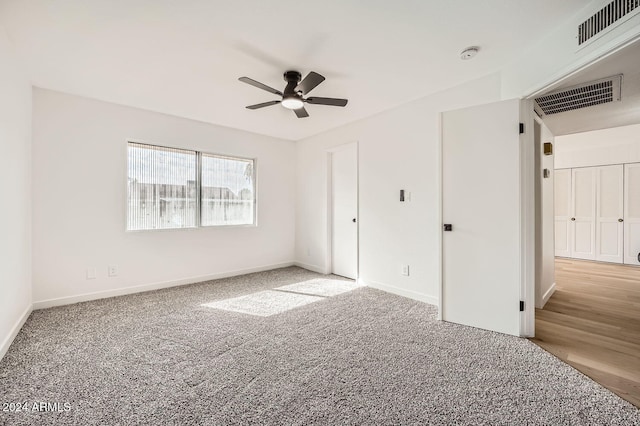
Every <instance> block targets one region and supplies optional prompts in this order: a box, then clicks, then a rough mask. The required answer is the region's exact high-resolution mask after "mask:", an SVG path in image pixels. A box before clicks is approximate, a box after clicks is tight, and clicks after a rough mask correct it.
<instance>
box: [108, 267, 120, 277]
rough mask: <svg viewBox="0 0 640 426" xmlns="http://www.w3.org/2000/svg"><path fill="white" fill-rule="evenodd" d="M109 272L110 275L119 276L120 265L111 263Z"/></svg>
mask: <svg viewBox="0 0 640 426" xmlns="http://www.w3.org/2000/svg"><path fill="white" fill-rule="evenodd" d="M107 272H108V273H109V276H110V277H117V276H118V265H109V266H108V267H107Z"/></svg>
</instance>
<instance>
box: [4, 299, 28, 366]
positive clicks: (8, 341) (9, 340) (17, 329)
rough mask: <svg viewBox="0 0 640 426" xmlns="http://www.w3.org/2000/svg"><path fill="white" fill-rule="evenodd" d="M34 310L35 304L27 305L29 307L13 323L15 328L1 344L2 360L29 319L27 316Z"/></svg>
mask: <svg viewBox="0 0 640 426" xmlns="http://www.w3.org/2000/svg"><path fill="white" fill-rule="evenodd" d="M32 311H33V305H29V306H27V308H26V309H25V310H24V312H23V313H22V315H21V316H20V318H19V319H18V321H16V323H15V324H14V325H13V328H12V329H11V331H10V332H9V335H8V336H7V337H5V339H4V340H3V341H2V344H0V360H2V358H4V356H5V355H6V353H7V351H8V350H9V347H10V346H11V344H12V343H13V339H15V338H16V336H17V335H18V333H19V332H20V330H21V329H22V326H23V325H24V323H25V322H26V321H27V318H29V315H31V312H32Z"/></svg>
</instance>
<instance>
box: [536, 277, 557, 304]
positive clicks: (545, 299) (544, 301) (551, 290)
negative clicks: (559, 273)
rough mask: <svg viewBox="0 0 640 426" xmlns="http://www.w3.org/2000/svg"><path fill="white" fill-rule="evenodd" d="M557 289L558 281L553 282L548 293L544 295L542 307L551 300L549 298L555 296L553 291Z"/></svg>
mask: <svg viewBox="0 0 640 426" xmlns="http://www.w3.org/2000/svg"><path fill="white" fill-rule="evenodd" d="M555 291H556V283H553V284H551V287H549V290H547V291H546V293H545V294H543V295H542V306H541V307H540V309H542V308H544V305H546V303H547V302H548V301H549V298H550V297H551V296H553V293H555Z"/></svg>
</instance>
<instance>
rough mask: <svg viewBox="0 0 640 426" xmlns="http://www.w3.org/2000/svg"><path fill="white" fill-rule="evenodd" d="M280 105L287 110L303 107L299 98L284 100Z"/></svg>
mask: <svg viewBox="0 0 640 426" xmlns="http://www.w3.org/2000/svg"><path fill="white" fill-rule="evenodd" d="M280 104H281V105H282V106H283V107H285V108H287V109H299V108H302V107H303V106H304V102H302V99H299V98H284V99H283V100H282V102H280Z"/></svg>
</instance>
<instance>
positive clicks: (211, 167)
mask: <svg viewBox="0 0 640 426" xmlns="http://www.w3.org/2000/svg"><path fill="white" fill-rule="evenodd" d="M201 164H202V187H201V200H202V203H201V211H202V215H201V225H202V226H211V225H214V226H215V225H249V224H253V212H254V211H255V209H254V204H255V196H254V188H253V160H245V159H240V158H229V157H220V156H217V155H211V154H202V157H201Z"/></svg>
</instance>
